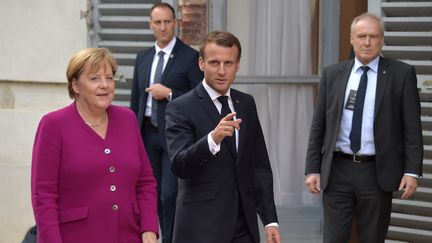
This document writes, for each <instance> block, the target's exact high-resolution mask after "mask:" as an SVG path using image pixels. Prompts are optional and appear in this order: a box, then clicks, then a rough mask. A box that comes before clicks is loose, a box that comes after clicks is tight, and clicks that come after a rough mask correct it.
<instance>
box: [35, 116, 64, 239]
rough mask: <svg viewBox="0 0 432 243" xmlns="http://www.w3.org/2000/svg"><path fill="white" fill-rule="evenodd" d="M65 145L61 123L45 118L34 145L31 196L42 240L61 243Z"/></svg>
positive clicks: (39, 236) (41, 122)
mask: <svg viewBox="0 0 432 243" xmlns="http://www.w3.org/2000/svg"><path fill="white" fill-rule="evenodd" d="M61 150H62V143H61V135H60V131H59V128H58V126H57V122H56V121H55V119H53V118H52V117H48V116H44V117H43V118H42V120H41V121H40V123H39V127H38V129H37V132H36V137H35V141H34V146H33V155H32V172H31V196H32V205H33V212H34V216H35V220H36V225H37V229H38V238H39V239H41V240H42V241H43V242H50V243H61V242H62V239H61V235H60V229H59V220H58V218H59V216H58V204H57V200H58V196H59V195H58V182H59V167H60V157H61Z"/></svg>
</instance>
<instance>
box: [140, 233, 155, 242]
mask: <svg viewBox="0 0 432 243" xmlns="http://www.w3.org/2000/svg"><path fill="white" fill-rule="evenodd" d="M142 242H143V243H157V235H156V233H155V232H151V231H146V232H144V233H143V234H142Z"/></svg>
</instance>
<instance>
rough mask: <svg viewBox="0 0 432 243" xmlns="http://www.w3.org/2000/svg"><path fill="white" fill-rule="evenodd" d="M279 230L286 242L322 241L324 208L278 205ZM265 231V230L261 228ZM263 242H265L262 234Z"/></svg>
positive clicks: (311, 242) (308, 242)
mask: <svg viewBox="0 0 432 243" xmlns="http://www.w3.org/2000/svg"><path fill="white" fill-rule="evenodd" d="M277 211H278V217H279V230H280V233H281V238H282V242H284V243H321V242H322V210H321V208H319V207H278V208H277ZM261 232H263V230H261ZM261 242H265V238H264V235H263V234H261Z"/></svg>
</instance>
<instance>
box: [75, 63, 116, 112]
mask: <svg viewBox="0 0 432 243" xmlns="http://www.w3.org/2000/svg"><path fill="white" fill-rule="evenodd" d="M72 87H73V89H74V91H75V93H76V95H75V100H76V102H79V103H80V105H81V106H84V107H86V108H87V109H90V110H94V109H96V110H97V109H103V110H106V109H107V108H108V107H109V106H110V105H111V102H112V100H113V99H114V75H113V72H112V67H111V66H110V65H109V64H108V62H103V63H101V65H99V67H97V68H92V67H91V66H90V65H86V66H85V67H84V72H83V73H82V74H81V75H80V76H79V77H78V79H75V80H73V81H72Z"/></svg>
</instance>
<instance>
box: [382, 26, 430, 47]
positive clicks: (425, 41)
mask: <svg viewBox="0 0 432 243" xmlns="http://www.w3.org/2000/svg"><path fill="white" fill-rule="evenodd" d="M384 36H385V38H384V42H385V44H386V45H395V46H400V45H407V46H428V45H430V43H431V40H432V32H429V31H413V30H409V31H385V32H384Z"/></svg>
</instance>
